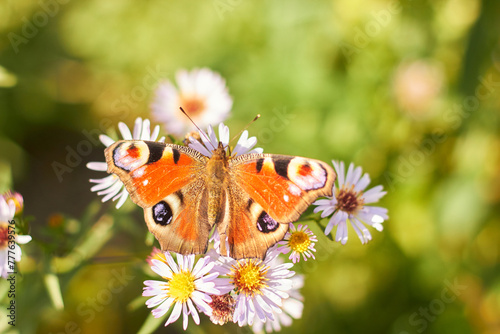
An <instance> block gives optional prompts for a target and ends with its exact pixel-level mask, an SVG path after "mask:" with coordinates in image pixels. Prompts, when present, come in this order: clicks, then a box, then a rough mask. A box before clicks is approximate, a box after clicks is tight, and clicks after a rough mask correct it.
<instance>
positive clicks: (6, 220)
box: [0, 196, 31, 278]
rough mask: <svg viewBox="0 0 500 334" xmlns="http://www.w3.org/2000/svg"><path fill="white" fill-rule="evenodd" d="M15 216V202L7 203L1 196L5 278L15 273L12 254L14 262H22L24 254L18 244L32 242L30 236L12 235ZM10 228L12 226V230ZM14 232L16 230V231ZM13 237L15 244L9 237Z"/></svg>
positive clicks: (0, 263)
mask: <svg viewBox="0 0 500 334" xmlns="http://www.w3.org/2000/svg"><path fill="white" fill-rule="evenodd" d="M21 198H22V197H21ZM15 214H16V203H15V201H14V200H12V199H10V200H9V201H6V200H5V198H4V197H3V196H0V275H1V276H2V277H3V278H7V277H8V275H9V273H12V272H14V271H15V268H14V266H13V264H12V252H14V260H15V261H16V262H19V261H21V255H22V252H21V248H20V247H19V245H18V244H25V243H28V242H30V241H31V236H29V235H18V234H12V231H13V230H12V226H14V227H15V222H13V224H14V225H13V224H11V222H12V220H13V218H14V216H15ZM9 226H11V228H10V229H9ZM14 231H16V230H15V229H14ZM9 232H10V233H9ZM16 232H17V231H16ZM12 235H14V242H15V243H14V244H12V240H11V239H9V236H12ZM9 241H10V242H9ZM9 251H10V254H9ZM9 255H10V258H9ZM9 260H10V263H9Z"/></svg>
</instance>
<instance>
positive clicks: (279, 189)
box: [218, 154, 336, 258]
mask: <svg viewBox="0 0 500 334" xmlns="http://www.w3.org/2000/svg"><path fill="white" fill-rule="evenodd" d="M229 170H230V176H231V182H230V187H229V189H228V193H227V196H226V198H227V202H226V209H225V212H226V214H225V216H224V219H223V221H222V222H221V224H219V226H218V231H219V234H220V235H221V236H222V237H226V236H227V241H228V244H229V252H230V255H231V256H232V257H234V258H247V257H257V258H264V256H265V253H266V251H267V249H268V248H269V247H271V246H272V245H274V244H275V243H276V242H278V241H280V240H282V239H283V237H284V235H285V233H286V231H287V230H288V223H291V222H294V221H295V220H297V219H298V218H299V217H300V215H301V214H302V213H303V212H304V211H305V210H306V209H307V207H308V206H309V205H310V204H311V203H312V202H313V201H314V200H315V199H316V198H318V197H319V196H331V194H332V187H333V182H334V181H335V177H336V175H335V172H334V171H333V169H332V168H331V167H330V166H329V165H327V164H326V163H324V162H322V161H318V160H313V159H306V158H300V157H292V156H285V155H272V154H247V155H242V156H239V157H236V158H234V159H232V160H230V162H229ZM221 245H222V244H221ZM221 250H222V253H224V251H225V250H224V248H221Z"/></svg>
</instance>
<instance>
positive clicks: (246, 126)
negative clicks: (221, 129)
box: [228, 114, 260, 145]
mask: <svg viewBox="0 0 500 334" xmlns="http://www.w3.org/2000/svg"><path fill="white" fill-rule="evenodd" d="M259 117H260V114H257V116H255V118H254V119H253V120H251V121H250V122H248V124H247V125H245V127H243V129H241V131H240V133H238V134H237V135H236V136H234V137H233V139H231V140H230V141H229V144H230V143H232V142H233V140H235V139H236V138H238V137H239V136H241V134H242V133H243V131H245V130H246V129H248V127H249V126H250V125H252V123H253V122H255V121H256V120H258V119H259ZM229 144H228V145H229Z"/></svg>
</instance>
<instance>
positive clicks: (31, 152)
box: [0, 0, 500, 334]
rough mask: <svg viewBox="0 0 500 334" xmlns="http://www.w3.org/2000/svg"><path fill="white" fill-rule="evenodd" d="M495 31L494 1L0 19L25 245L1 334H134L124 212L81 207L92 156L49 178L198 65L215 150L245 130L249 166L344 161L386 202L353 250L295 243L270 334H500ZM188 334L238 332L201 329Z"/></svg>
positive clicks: (120, 3) (0, 137)
mask: <svg viewBox="0 0 500 334" xmlns="http://www.w3.org/2000/svg"><path fill="white" fill-rule="evenodd" d="M499 17H500V2H498V1H497V0H483V1H480V0H435V1H417V0H401V1H387V0H380V1H362V0H336V1H295V0H292V1H263V0H258V1H243V0H208V1H160V0H147V1H131V0H128V1H126V0H108V1H98V0H87V1H83V0H72V1H69V0H59V1H58V0H45V1H43V0H42V1H28V0H15V1H14V0H2V1H0V36H1V39H0V190H1V191H4V190H6V189H9V188H10V189H14V190H16V191H18V192H20V193H21V194H22V195H23V196H24V200H25V212H24V217H25V221H26V222H27V223H29V230H27V231H26V233H29V234H30V235H31V236H33V239H34V240H33V241H32V242H31V243H29V244H27V245H24V246H23V247H22V248H23V259H22V261H21V262H20V263H19V269H20V271H21V272H22V275H19V276H18V284H17V305H18V309H17V312H18V314H17V326H16V327H15V328H13V329H12V328H11V329H10V330H11V332H12V333H16V332H20V333H54V334H55V333H79V331H80V332H81V333H106V334H114V333H134V332H136V331H138V330H139V328H140V327H141V326H142V324H143V322H144V320H145V319H146V318H147V316H148V314H149V310H148V309H147V308H146V307H145V305H144V301H145V300H146V298H142V297H140V294H141V292H142V286H143V281H144V280H145V279H149V276H148V275H146V274H145V271H144V269H145V267H146V266H147V264H146V262H145V258H146V256H147V255H148V254H149V252H150V250H151V243H150V241H151V240H149V242H148V240H147V229H146V226H145V224H144V222H143V218H142V212H141V210H139V208H137V207H136V206H135V205H134V204H133V203H131V202H130V200H129V201H128V202H127V204H126V205H125V206H124V207H122V208H121V209H120V210H116V209H115V208H114V205H113V204H110V203H105V204H102V203H101V202H100V198H98V196H97V195H96V194H94V193H91V192H90V187H91V185H90V183H89V182H88V179H89V178H100V177H103V175H102V174H103V173H98V172H93V171H90V170H88V169H87V168H86V167H85V164H86V163H87V162H88V161H103V146H102V145H92V149H91V150H89V151H86V152H85V153H86V154H85V155H79V158H80V159H74V160H71V167H70V168H69V170H67V171H66V172H65V173H63V174H62V175H59V177H58V176H57V175H56V173H55V171H54V167H53V166H54V162H58V163H61V164H65V165H68V162H67V159H68V152H69V151H68V150H76V149H77V146H78V144H79V143H81V142H82V140H89V136H90V138H93V139H94V141H95V138H96V137H97V135H98V134H99V133H104V132H108V133H113V131H116V125H117V123H118V122H119V121H123V122H125V123H127V124H128V125H129V126H130V127H132V126H133V121H134V119H135V118H136V117H137V116H142V117H146V118H149V117H150V104H151V101H152V97H153V94H154V87H155V85H154V84H155V82H157V81H158V80H160V79H161V78H167V79H173V78H174V74H175V72H176V71H177V70H178V69H180V68H187V69H191V68H195V67H204V66H206V67H209V68H211V69H212V70H214V71H217V72H219V73H220V74H221V75H222V76H223V77H224V78H225V79H226V81H227V85H228V88H229V92H230V94H231V96H232V97H233V99H234V105H233V110H232V117H231V118H230V119H228V120H227V121H226V124H228V125H229V126H230V128H231V129H232V132H233V133H235V132H236V131H237V130H239V129H241V128H242V126H243V125H244V124H246V123H247V122H248V121H249V120H251V119H252V118H253V117H254V116H255V114H256V113H260V114H262V118H261V119H260V120H259V121H258V122H256V123H255V124H253V125H252V126H251V128H250V134H252V135H256V136H257V137H258V139H259V145H258V146H260V147H263V148H264V151H265V152H268V153H282V154H291V155H303V156H308V157H312V158H318V159H323V160H325V161H330V160H331V159H340V160H344V161H346V162H351V161H352V162H354V163H356V164H357V165H361V166H363V168H364V171H366V172H368V173H369V174H370V176H371V178H372V186H373V185H376V184H382V185H384V188H385V189H386V190H387V191H388V194H387V195H386V196H385V197H384V198H383V199H382V200H381V204H380V205H382V206H385V207H387V208H388V209H389V216H390V219H389V220H388V221H387V222H386V223H384V225H385V229H384V231H383V232H382V233H378V232H376V231H373V230H372V234H373V240H372V241H371V242H370V243H369V244H368V245H364V246H363V245H361V243H360V242H359V240H358V239H357V237H356V235H355V233H354V231H352V230H350V233H349V235H350V239H349V242H348V244H347V245H345V246H341V245H340V244H338V243H334V242H332V241H330V240H328V239H327V238H326V237H325V236H324V235H323V233H322V231H321V230H320V229H319V228H318V227H317V226H313V225H312V224H311V227H312V229H313V230H314V232H315V233H316V234H317V235H318V238H319V239H320V241H319V243H318V245H317V247H316V248H317V250H318V252H317V260H316V261H313V262H311V261H308V262H306V263H300V264H299V265H297V266H295V269H296V271H298V272H302V273H304V274H305V275H306V281H305V287H304V288H303V290H302V292H303V294H304V296H305V307H304V313H303V316H302V318H301V319H299V320H296V321H294V323H293V325H292V327H289V328H284V329H283V333H305V332H308V333H394V334H409V333H484V334H492V333H500V277H499V273H500V206H499V205H498V204H499V201H500V173H499V171H500V131H499V130H500V127H499V124H500V113H499V111H498V110H499V107H500V44H499V42H500V39H499V37H500V34H499V31H500V20H499ZM137 87H143V88H144V89H135V90H134V88H137ZM138 92H141V94H139V93H138ZM126 100H128V101H129V102H128V104H126V107H124V105H125V104H123V103H122V104H119V103H121V102H120V101H126ZM119 105H120V107H118V106H119ZM103 119H104V120H106V121H105V122H102V120H103ZM110 131H111V132H110ZM27 226H28V225H27ZM113 278H115V281H116V280H119V281H120V282H121V283H122V284H121V285H119V287H121V288H120V289H118V288H113V289H112V287H110V286H109V282H110V281H111V280H112V279H113ZM57 281H59V284H60V290H61V292H62V296H61V297H62V301H63V302H64V309H62V301H61V300H60V299H58V297H57V293H56V292H52V293H49V292H48V291H47V287H51V288H52V289H54V290H53V291H57V290H58V289H57V284H56V282H57ZM3 283H5V282H4V281H3V282H2V284H3ZM2 286H3V285H2ZM2 289H3V288H2ZM51 296H52V299H51ZM7 302H8V299H7V298H6V297H4V299H3V304H2V305H6V304H5V303H7ZM1 308H2V309H5V308H4V307H3V306H2V307H1ZM3 313H6V311H3ZM0 319H2V320H1V321H2V323H1V324H0V328H4V329H5V328H7V327H9V326H8V325H7V324H6V322H7V320H6V318H5V317H4V316H3V315H2V316H1V317H0ZM188 331H190V332H193V333H232V332H237V331H239V332H240V333H248V332H249V330H247V329H241V330H240V329H238V327H237V326H236V325H234V324H230V325H227V326H225V327H219V326H216V325H213V324H211V323H210V321H209V320H208V318H206V317H204V318H203V319H202V325H201V326H200V327H196V326H193V324H192V322H191V321H190V326H189V328H188ZM160 332H162V333H163V332H165V333H174V332H179V333H180V332H183V331H182V328H181V325H180V322H178V323H176V324H174V325H171V326H169V327H167V328H163V327H161V328H160V329H159V330H158V333H160Z"/></svg>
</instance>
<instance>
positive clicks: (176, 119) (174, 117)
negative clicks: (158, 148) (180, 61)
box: [152, 68, 233, 136]
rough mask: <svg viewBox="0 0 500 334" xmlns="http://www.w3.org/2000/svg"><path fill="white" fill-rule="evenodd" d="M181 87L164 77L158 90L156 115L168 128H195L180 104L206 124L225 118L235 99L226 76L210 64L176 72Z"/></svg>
mask: <svg viewBox="0 0 500 334" xmlns="http://www.w3.org/2000/svg"><path fill="white" fill-rule="evenodd" d="M176 81H177V85H178V87H179V89H177V88H176V87H175V86H174V85H173V84H172V83H171V82H170V81H168V80H167V81H163V82H162V83H160V85H159V87H158V89H157V90H156V96H155V99H154V102H153V104H152V109H153V112H152V115H153V117H154V119H155V120H156V121H158V122H161V123H163V124H164V126H165V129H166V130H167V131H168V132H169V133H172V134H174V135H178V136H183V135H184V134H185V133H187V132H189V131H192V130H194V126H193V124H192V123H191V121H190V120H189V119H188V118H187V117H186V116H185V115H183V114H182V112H181V111H180V109H179V107H182V108H183V109H184V110H185V111H186V113H187V114H188V115H189V116H190V117H191V118H192V119H193V121H194V122H195V123H196V124H198V126H199V127H205V126H207V125H209V124H216V123H219V122H222V121H224V120H225V119H226V118H227V117H228V116H229V113H230V111H231V107H232V105H233V100H232V99H231V96H229V93H228V90H227V87H226V82H225V80H224V79H223V78H222V77H221V76H220V75H219V74H217V73H215V72H212V71H211V70H209V69H208V68H201V69H194V70H192V71H190V72H189V71H186V70H180V71H178V72H177V73H176Z"/></svg>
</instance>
